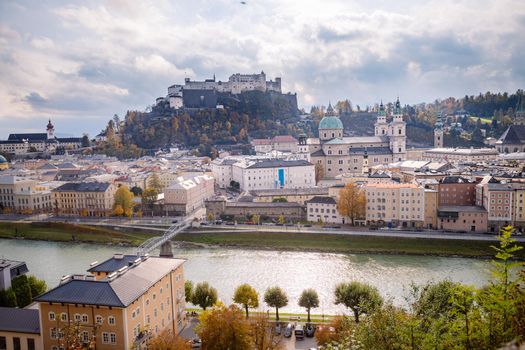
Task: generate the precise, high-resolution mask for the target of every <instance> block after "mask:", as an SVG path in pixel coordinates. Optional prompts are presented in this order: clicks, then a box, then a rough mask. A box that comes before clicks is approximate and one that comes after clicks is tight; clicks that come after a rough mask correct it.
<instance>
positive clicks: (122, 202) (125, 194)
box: [113, 186, 135, 215]
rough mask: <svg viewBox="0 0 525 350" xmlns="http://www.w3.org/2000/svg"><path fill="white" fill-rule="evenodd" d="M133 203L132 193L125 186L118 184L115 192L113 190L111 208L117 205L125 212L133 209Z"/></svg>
mask: <svg viewBox="0 0 525 350" xmlns="http://www.w3.org/2000/svg"><path fill="white" fill-rule="evenodd" d="M134 205H135V203H134V202H133V193H132V192H131V191H130V190H129V188H128V187H127V186H120V187H119V188H118V190H117V192H115V203H114V204H113V208H114V209H116V208H117V206H120V207H121V208H122V210H123V211H124V212H127V211H128V210H130V209H133V206H134ZM132 212H133V211H132ZM121 215H122V214H121Z"/></svg>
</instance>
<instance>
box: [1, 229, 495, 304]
mask: <svg viewBox="0 0 525 350" xmlns="http://www.w3.org/2000/svg"><path fill="white" fill-rule="evenodd" d="M116 252H121V253H127V254H135V252H136V248H133V247H129V248H124V247H111V246H105V245H95V244H86V243H57V242H44V241H24V240H6V239H0V257H2V258H8V259H13V260H24V261H26V262H27V266H28V268H29V270H30V273H31V274H34V275H36V276H37V277H39V278H43V279H44V280H45V281H46V282H47V284H48V287H50V288H51V287H54V286H56V285H57V284H58V281H59V279H60V277H62V276H63V275H66V274H73V273H86V272H85V271H86V270H87V269H88V267H89V264H90V263H91V262H93V261H95V260H97V261H102V260H104V259H107V258H109V257H111V256H112V255H113V254H114V253H116ZM173 252H174V254H175V256H176V257H179V258H184V259H187V260H188V261H187V262H186V264H185V277H186V279H190V280H192V281H194V282H200V281H208V282H209V283H210V284H211V285H212V286H214V287H216V288H217V290H218V292H219V298H220V299H221V300H223V301H224V302H225V303H227V304H229V303H231V300H232V295H233V292H234V290H235V288H236V287H237V286H238V285H239V284H241V283H250V284H251V285H253V286H254V287H255V288H256V289H257V290H258V291H259V293H260V295H261V300H260V301H261V303H262V294H263V293H264V290H265V289H266V288H267V287H269V286H273V285H278V286H280V287H282V288H283V289H284V290H285V291H286V293H287V294H288V298H289V300H290V302H289V305H288V307H286V308H284V309H283V312H303V310H302V309H301V308H300V307H299V306H298V305H297V299H298V297H299V295H300V294H301V291H302V290H303V289H305V288H314V289H316V290H317V292H318V293H319V297H320V307H319V308H318V309H315V310H313V311H312V312H313V313H318V314H321V313H324V314H337V313H341V312H343V311H345V310H344V308H341V307H340V306H336V305H334V304H333V290H334V287H335V285H336V284H337V283H339V282H342V281H351V280H359V281H364V282H368V283H370V284H372V285H374V286H376V287H377V288H378V289H379V291H380V292H381V294H382V295H383V296H384V297H385V298H388V297H390V298H392V299H393V301H394V303H395V304H397V305H404V304H405V301H404V296H405V295H406V294H407V292H408V287H409V285H410V283H411V282H415V283H417V284H423V283H425V282H427V281H430V280H434V281H439V280H443V279H447V278H448V279H450V280H452V281H460V282H463V283H467V284H472V285H474V286H478V287H479V286H482V285H484V284H486V283H487V282H488V280H489V278H490V273H489V271H488V269H489V268H490V261H488V260H478V259H469V258H451V257H437V256H409V255H380V254H351V255H345V254H330V253H310V252H308V253H302V252H287V251H271V250H245V249H226V248H206V249H204V248H191V249H186V248H184V249H180V248H174V249H173ZM153 254H158V252H153ZM262 310H266V305H264V303H262Z"/></svg>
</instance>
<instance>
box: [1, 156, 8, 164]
mask: <svg viewBox="0 0 525 350" xmlns="http://www.w3.org/2000/svg"><path fill="white" fill-rule="evenodd" d="M2 163H7V159H5V157H4V156H2V155H0V164H2Z"/></svg>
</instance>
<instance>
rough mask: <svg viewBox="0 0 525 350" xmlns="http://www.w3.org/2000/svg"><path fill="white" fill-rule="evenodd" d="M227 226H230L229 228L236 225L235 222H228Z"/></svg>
mask: <svg viewBox="0 0 525 350" xmlns="http://www.w3.org/2000/svg"><path fill="white" fill-rule="evenodd" d="M226 225H228V226H234V225H235V222H233V221H226Z"/></svg>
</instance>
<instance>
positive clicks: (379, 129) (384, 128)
mask: <svg viewBox="0 0 525 350" xmlns="http://www.w3.org/2000/svg"><path fill="white" fill-rule="evenodd" d="M374 127H375V132H374V133H375V136H387V135H388V124H387V122H386V112H385V106H383V100H381V104H380V105H379V112H377V119H376V122H375V124H374Z"/></svg>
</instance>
